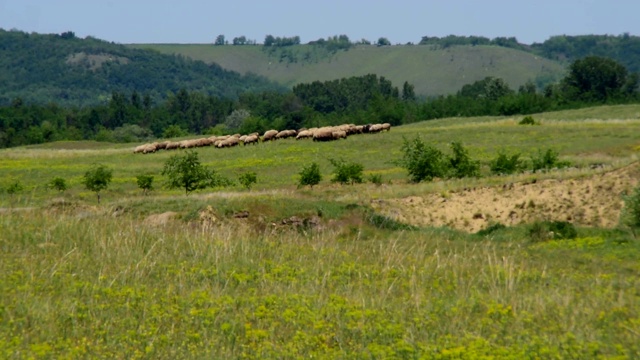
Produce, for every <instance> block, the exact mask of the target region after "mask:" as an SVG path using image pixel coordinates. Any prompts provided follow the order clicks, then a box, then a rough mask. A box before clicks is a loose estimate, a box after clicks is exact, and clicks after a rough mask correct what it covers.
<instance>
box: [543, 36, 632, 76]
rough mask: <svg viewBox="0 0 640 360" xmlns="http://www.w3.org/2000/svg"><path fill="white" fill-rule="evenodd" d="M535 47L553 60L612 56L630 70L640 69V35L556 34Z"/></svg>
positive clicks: (566, 60)
mask: <svg viewBox="0 0 640 360" xmlns="http://www.w3.org/2000/svg"><path fill="white" fill-rule="evenodd" d="M531 50H532V51H533V52H535V53H537V54H540V55H542V56H545V57H547V58H550V59H555V60H559V61H565V62H572V61H574V60H577V59H580V58H583V57H585V56H600V57H608V58H612V59H614V60H616V61H618V62H619V63H621V64H622V65H624V66H625V67H626V68H627V70H629V71H630V72H640V37H639V36H632V35H629V34H622V35H618V36H614V35H579V36H567V35H560V36H552V37H551V38H549V39H548V40H546V41H545V42H544V43H542V44H533V45H532V46H531Z"/></svg>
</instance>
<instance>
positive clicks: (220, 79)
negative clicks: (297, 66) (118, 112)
mask: <svg viewBox="0 0 640 360" xmlns="http://www.w3.org/2000/svg"><path fill="white" fill-rule="evenodd" d="M181 88H185V89H188V90H190V91H195V90H197V91H202V92H205V93H207V94H210V95H216V96H220V97H236V96H237V95H238V94H239V93H242V92H247V91H262V90H273V89H280V90H282V87H281V86H280V85H277V84H275V83H272V82H270V81H268V80H266V79H264V78H260V77H257V76H243V75H240V74H238V73H236V72H233V71H231V70H228V69H223V68H222V67H220V66H218V65H216V64H205V63H203V62H201V61H195V60H192V59H188V58H185V57H182V56H172V55H165V54H160V53H158V52H156V51H150V50H141V49H132V48H129V47H126V46H123V45H117V44H113V43H109V42H107V41H103V40H98V39H95V38H90V37H88V38H85V39H80V38H77V37H75V35H74V34H73V33H72V32H67V33H63V34H60V35H58V34H49V35H42V34H29V33H25V32H21V31H5V30H2V29H0V105H2V104H8V103H11V102H12V101H13V100H14V99H16V98H21V99H22V100H23V101H24V102H26V103H29V102H37V103H48V102H56V103H58V104H63V105H65V104H66V105H88V104H96V103H105V102H106V101H107V100H108V99H109V98H110V97H111V94H112V92H113V91H119V92H124V93H131V92H132V91H134V90H135V91H137V92H139V93H140V94H148V95H150V97H151V98H152V99H156V100H159V99H162V98H164V97H165V96H166V94H167V93H168V92H177V91H178V90H180V89H181Z"/></svg>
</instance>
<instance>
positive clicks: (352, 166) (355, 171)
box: [329, 159, 364, 184]
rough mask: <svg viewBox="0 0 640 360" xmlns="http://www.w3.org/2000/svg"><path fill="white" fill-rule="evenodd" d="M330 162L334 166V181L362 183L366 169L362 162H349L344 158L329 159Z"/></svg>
mask: <svg viewBox="0 0 640 360" xmlns="http://www.w3.org/2000/svg"><path fill="white" fill-rule="evenodd" d="M329 162H330V163H331V165H333V167H334V169H333V178H332V179H331V181H332V182H339V183H340V184H349V183H351V184H355V183H358V184H360V183H362V171H363V170H364V166H363V165H362V164H358V163H355V162H347V161H345V160H343V159H337V160H336V159H329Z"/></svg>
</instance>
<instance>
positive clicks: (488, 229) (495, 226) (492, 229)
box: [476, 222, 507, 236]
mask: <svg viewBox="0 0 640 360" xmlns="http://www.w3.org/2000/svg"><path fill="white" fill-rule="evenodd" d="M506 228H507V227H506V226H505V225H504V224H502V223H499V222H498V223H493V224H491V225H489V226H487V227H486V228H484V229H482V230H480V231H478V232H477V233H476V234H477V235H480V236H487V235H490V234H493V233H494V232H496V231H498V230H502V229H506Z"/></svg>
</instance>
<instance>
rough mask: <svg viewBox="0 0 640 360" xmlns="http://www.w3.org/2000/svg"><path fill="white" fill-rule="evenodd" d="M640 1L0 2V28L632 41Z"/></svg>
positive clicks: (182, 37)
mask: <svg viewBox="0 0 640 360" xmlns="http://www.w3.org/2000/svg"><path fill="white" fill-rule="evenodd" d="M639 19H640V0H606V1H603V0H535V1H533V0H529V1H521V0H478V1H472V0H450V1H445V0H438V1H434V0H423V1H419V0H414V1H408V0H393V1H387V0H384V1H377V0H369V1H366V0H324V1H305V0H297V1H296V0H272V1H267V0H263V1H259V0H227V1H218V0H209V1H206V0H179V1H178V0H174V1H168V0H99V1H96V0H0V28H2V29H4V30H11V29H16V30H21V31H25V32H29V33H31V32H36V33H62V32H65V31H73V32H75V34H76V36H78V37H82V38H84V37H86V36H93V37H96V38H99V39H102V40H107V41H113V42H115V43H122V44H129V43H212V42H213V41H214V40H215V38H216V37H217V36H218V35H224V36H225V38H226V39H227V40H228V41H230V42H231V40H232V39H233V38H234V37H239V36H246V37H247V39H250V40H256V41H257V42H258V43H262V42H263V41H264V38H265V36H266V35H273V36H276V37H278V36H280V37H285V36H286V37H291V36H296V35H297V36H300V39H301V42H302V43H307V42H309V41H313V40H317V39H319V38H327V37H329V36H333V35H340V34H345V35H347V36H348V37H349V39H351V41H357V40H360V39H366V40H369V41H371V42H376V41H377V39H378V38H380V37H385V38H387V39H389V41H390V42H391V43H392V44H405V43H407V42H413V43H418V42H420V39H421V38H422V37H423V36H438V37H443V36H447V35H450V34H453V35H461V36H470V35H474V36H484V37H488V38H495V37H499V36H504V37H512V36H513V37H516V38H517V39H518V41H519V42H521V43H525V44H531V43H534V42H538V43H540V42H543V41H545V40H547V39H548V38H549V37H551V36H553V35H588V34H598V35H601V34H610V35H620V34H623V33H629V34H631V35H640V20H639Z"/></svg>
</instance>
